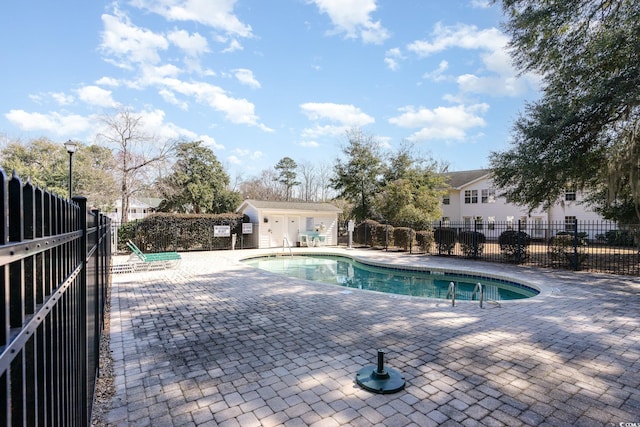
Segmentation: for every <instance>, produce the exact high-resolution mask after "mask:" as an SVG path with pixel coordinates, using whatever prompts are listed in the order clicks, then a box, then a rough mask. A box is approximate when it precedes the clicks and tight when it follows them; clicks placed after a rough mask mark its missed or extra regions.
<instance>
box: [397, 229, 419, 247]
mask: <svg viewBox="0 0 640 427" xmlns="http://www.w3.org/2000/svg"><path fill="white" fill-rule="evenodd" d="M411 240H413V242H412V241H411ZM393 243H394V246H397V247H400V248H402V249H403V250H405V251H408V250H409V246H410V244H411V245H413V244H414V243H415V232H412V231H411V229H410V228H409V227H394V228H393Z"/></svg>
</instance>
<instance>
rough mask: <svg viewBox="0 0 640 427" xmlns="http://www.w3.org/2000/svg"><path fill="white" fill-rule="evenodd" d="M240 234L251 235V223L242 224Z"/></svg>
mask: <svg viewBox="0 0 640 427" xmlns="http://www.w3.org/2000/svg"><path fill="white" fill-rule="evenodd" d="M242 234H253V223H251V222H243V223H242Z"/></svg>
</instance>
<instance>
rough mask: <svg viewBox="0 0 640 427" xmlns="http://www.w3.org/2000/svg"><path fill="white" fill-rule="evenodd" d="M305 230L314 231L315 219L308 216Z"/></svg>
mask: <svg viewBox="0 0 640 427" xmlns="http://www.w3.org/2000/svg"><path fill="white" fill-rule="evenodd" d="M305 227H306V228H305V230H307V231H313V217H310V216H308V217H307V218H306V219H305Z"/></svg>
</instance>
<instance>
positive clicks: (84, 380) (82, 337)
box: [72, 196, 95, 426]
mask: <svg viewBox="0 0 640 427" xmlns="http://www.w3.org/2000/svg"><path fill="white" fill-rule="evenodd" d="M73 201H74V203H76V204H77V205H78V207H79V209H77V210H75V212H74V213H75V214H76V215H78V218H73V226H72V230H73V229H76V228H77V229H78V230H80V231H82V235H81V236H80V239H79V241H78V244H77V247H76V251H77V252H76V253H77V257H76V262H77V263H78V266H81V270H80V273H79V274H78V276H77V279H76V280H78V285H79V286H78V293H79V295H78V300H79V302H80V304H79V306H80V307H78V311H79V313H78V314H79V319H78V329H79V331H78V341H79V343H78V349H77V350H78V353H79V354H78V359H79V362H80V367H81V369H80V370H81V372H82V375H81V376H80V378H81V379H80V381H78V382H79V384H78V387H79V388H80V390H79V391H78V393H79V395H80V402H79V403H80V404H79V405H78V406H77V410H78V411H79V412H81V414H80V420H81V421H80V425H83V426H86V425H89V417H90V414H89V411H90V410H91V405H90V404H88V403H89V391H88V387H87V385H88V384H90V383H91V384H92V383H93V378H94V374H95V373H93V372H89V369H88V366H89V357H88V356H89V353H90V352H89V349H88V348H87V346H89V345H90V343H89V340H88V337H87V332H88V331H87V323H89V319H88V318H87V315H88V311H87V305H88V303H89V298H88V294H87V253H88V250H87V234H88V226H87V198H86V197H82V196H74V197H73ZM74 216H75V215H73V214H72V217H74ZM85 404H87V405H86V406H84V405H85Z"/></svg>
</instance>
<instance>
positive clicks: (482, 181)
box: [442, 169, 604, 238]
mask: <svg viewBox="0 0 640 427" xmlns="http://www.w3.org/2000/svg"><path fill="white" fill-rule="evenodd" d="M447 176H448V177H449V181H448V182H449V185H450V188H449V189H448V192H447V194H446V195H445V196H444V197H443V199H442V220H443V221H444V222H455V223H463V224H464V227H465V228H469V229H472V228H473V227H474V223H477V224H478V225H479V226H480V225H481V229H482V232H483V233H484V234H485V235H486V236H487V237H490V238H497V236H498V234H499V231H500V230H494V228H493V227H492V223H496V222H500V223H504V222H507V223H513V224H514V227H517V224H518V221H520V222H521V225H522V228H523V229H524V230H525V231H526V232H527V233H528V234H529V235H530V236H531V237H533V238H545V237H550V236H549V234H551V235H553V234H555V233H557V232H558V231H573V227H574V224H575V221H576V220H578V221H598V222H600V221H604V219H603V218H602V217H601V216H600V215H599V214H597V213H596V212H594V211H593V210H591V209H590V208H589V206H586V205H584V204H582V203H580V202H581V200H583V195H582V194H581V193H580V192H576V191H571V190H567V191H565V193H564V195H563V196H562V197H561V198H560V199H559V200H558V201H557V202H556V203H555V204H554V205H553V206H551V208H549V209H548V210H542V209H536V210H534V211H532V212H528V210H527V208H524V207H520V206H517V205H514V204H511V203H509V202H508V201H507V200H506V199H505V198H504V197H499V196H498V195H497V190H496V187H495V185H494V183H493V180H492V179H491V171H490V170H487V169H477V170H469V171H460V172H449V173H447ZM549 224H553V226H552V227H550V226H549ZM494 234H495V236H494ZM593 237H594V236H590V238H593Z"/></svg>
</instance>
